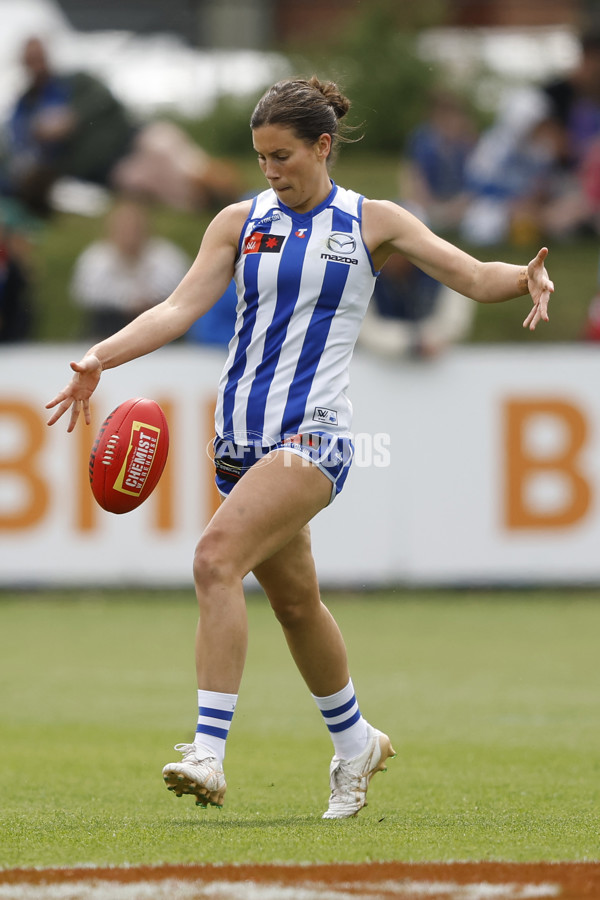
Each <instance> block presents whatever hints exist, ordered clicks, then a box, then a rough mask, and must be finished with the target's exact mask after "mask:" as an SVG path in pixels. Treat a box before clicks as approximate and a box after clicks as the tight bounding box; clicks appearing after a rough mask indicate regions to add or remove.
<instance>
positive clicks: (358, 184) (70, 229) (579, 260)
mask: <svg viewBox="0 0 600 900" xmlns="http://www.w3.org/2000/svg"><path fill="white" fill-rule="evenodd" d="M237 165H239V167H240V170H241V171H242V173H243V178H244V183H245V184H246V185H247V188H248V189H258V188H260V189H262V187H264V185H265V182H264V178H263V176H262V174H261V172H260V170H259V168H258V166H257V164H256V162H255V160H254V157H253V154H252V151H251V149H250V147H249V148H248V153H247V154H246V155H245V156H244V157H243V158H242V159H241V160H238V161H237ZM333 176H334V178H335V180H336V181H337V182H338V183H339V184H342V185H344V186H346V187H350V188H352V189H354V190H357V191H359V192H361V193H364V194H365V195H366V196H368V197H374V198H387V199H395V197H396V193H397V189H398V187H397V184H398V160H397V159H396V158H394V157H386V156H377V157H371V156H368V155H365V154H364V153H362V152H356V151H355V150H354V148H352V147H346V148H344V149H343V150H342V153H341V155H340V160H339V162H338V163H337V165H336V167H335V169H334V170H333ZM209 220H210V216H208V215H205V214H203V215H191V214H187V213H179V212H174V211H172V210H168V209H164V208H159V209H156V210H155V213H154V223H155V226H156V229H157V231H158V232H159V233H160V234H163V235H165V236H166V237H169V238H170V239H171V240H174V241H176V242H177V243H178V244H179V245H180V246H181V247H182V248H183V249H184V250H186V252H187V253H188V254H189V256H190V258H193V257H194V256H195V255H196V252H197V250H198V247H199V245H200V241H201V239H202V235H203V233H204V230H205V228H206V226H207V224H208V222H209ZM102 233H103V222H102V219H90V218H85V217H81V216H75V215H60V216H57V217H56V218H55V219H54V220H53V221H52V222H51V223H50V224H49V225H48V226H45V227H43V228H42V229H40V230H39V231H38V232H37V236H36V249H35V253H34V264H35V265H34V276H35V285H36V292H37V301H38V302H37V306H38V326H37V336H38V337H39V338H40V339H42V340H48V341H49V340H53V341H70V340H76V339H78V338H79V335H80V333H81V330H80V313H79V310H78V309H77V308H76V307H75V306H74V304H73V303H72V301H71V299H70V296H69V282H70V278H71V273H72V269H73V264H74V262H75V260H76V258H77V256H78V255H79V253H80V252H81V251H82V250H83V249H84V248H85V247H86V246H87V245H88V244H89V243H90V241H92V240H94V239H95V238H98V237H99V236H101V235H102ZM464 249H466V250H467V251H469V252H472V253H473V254H474V255H475V256H477V257H479V258H480V259H485V260H488V259H502V260H505V261H507V262H514V263H518V264H524V263H527V262H528V261H529V260H530V259H531V258H532V257H533V256H534V255H535V253H536V252H537V250H538V249H539V247H538V246H537V244H531V245H527V246H523V247H513V246H498V247H491V248H472V247H468V246H465V247H464ZM548 267H549V270H550V273H551V275H552V278H553V279H554V282H555V285H556V295H555V297H554V299H553V301H552V308H551V322H550V325H548V326H544V327H542V328H538V330H537V331H536V333H535V335H533V336H532V335H531V334H530V333H529V332H528V331H524V330H523V329H522V328H521V323H522V321H523V319H524V317H525V314H524V311H525V310H526V308H527V306H526V301H525V300H522V301H519V302H517V303H505V304H493V305H492V306H485V305H481V304H478V305H477V309H476V316H475V322H474V326H473V330H472V333H471V336H470V340H472V341H474V342H502V341H509V342H514V341H528V342H532V341H534V342H536V343H539V342H540V341H541V342H546V341H552V342H553V341H576V340H579V339H580V336H581V333H582V328H583V323H584V321H585V315H586V311H587V307H588V305H589V302H590V299H591V298H592V297H593V296H594V294H595V293H596V292H597V290H598V284H597V272H598V241H597V238H592V237H590V238H588V239H583V240H580V241H575V242H572V243H567V244H560V243H557V242H554V243H551V244H550V257H549V260H548Z"/></svg>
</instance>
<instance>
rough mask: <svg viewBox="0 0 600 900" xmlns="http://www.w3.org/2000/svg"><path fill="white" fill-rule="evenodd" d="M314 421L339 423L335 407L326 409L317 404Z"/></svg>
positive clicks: (330, 423)
mask: <svg viewBox="0 0 600 900" xmlns="http://www.w3.org/2000/svg"><path fill="white" fill-rule="evenodd" d="M313 422H326V423H327V425H337V423H338V415H337V410H335V409H326V408H325V407H324V406H315V411H314V413H313Z"/></svg>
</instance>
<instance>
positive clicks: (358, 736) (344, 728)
mask: <svg viewBox="0 0 600 900" xmlns="http://www.w3.org/2000/svg"><path fill="white" fill-rule="evenodd" d="M312 696H313V699H314V700H315V702H316V704H317V706H318V707H319V709H320V710H321V715H322V716H323V719H324V720H325V724H326V725H327V727H328V729H329V734H330V735H331V740H332V741H333V747H334V752H335V755H336V757H337V758H338V759H353V758H354V757H355V756H358V755H359V754H360V753H362V752H363V750H364V749H365V747H366V746H367V741H368V733H367V722H366V720H365V719H363V717H362V716H361V714H360V709H359V708H358V703H357V701H356V695H355V693H354V685H353V684H352V679H350V681H349V682H348V684H347V685H346V687H345V688H342V690H341V691H338V692H337V694H331V696H329V697H315V695H314V694H313V695H312Z"/></svg>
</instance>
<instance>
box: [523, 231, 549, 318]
mask: <svg viewBox="0 0 600 900" xmlns="http://www.w3.org/2000/svg"><path fill="white" fill-rule="evenodd" d="M547 256H548V248H547V247H542V249H541V250H540V251H539V253H538V255H537V256H536V257H535V259H532V260H531V262H530V263H529V265H528V266H527V289H528V290H529V293H530V294H531V299H532V300H533V309H532V310H531V312H530V313H529V315H528V316H527V318H526V319H525V321H524V322H523V328H529V330H530V331H534V330H535V326H536V325H537V324H538V322H540V321H541V322H547V321H548V302H549V300H550V294H552V293H553V292H554V284H553V282H552V281H550V277H549V275H548V272H547V270H546V266H545V265H544V261H545V259H546V257H547Z"/></svg>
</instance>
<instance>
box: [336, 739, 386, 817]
mask: <svg viewBox="0 0 600 900" xmlns="http://www.w3.org/2000/svg"><path fill="white" fill-rule="evenodd" d="M367 729H368V734H369V740H368V743H367V746H366V747H365V749H364V750H363V752H362V753H360V754H359V755H358V756H355V757H354V758H353V759H338V758H337V757H335V756H334V757H333V759H332V760H331V765H330V766H329V784H330V787H331V795H330V797H329V809H328V810H327V812H326V813H323V818H324V819H349V818H350V817H351V816H355V815H356V814H357V813H358V812H359V811H360V810H361V809H362V808H363V806H366V805H367V788H368V787H369V782H370V780H371V778H372V777H373V775H375V773H376V772H386V771H387V767H386V765H385V761H386V759H388V757H393V756H395V755H396V751H395V750H394V748H393V747H392V744H391V741H390V739H389V737H388V736H387V734H383V732H381V731H377V729H376V728H373V727H372V726H371V725H369V724H368V723H367Z"/></svg>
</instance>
